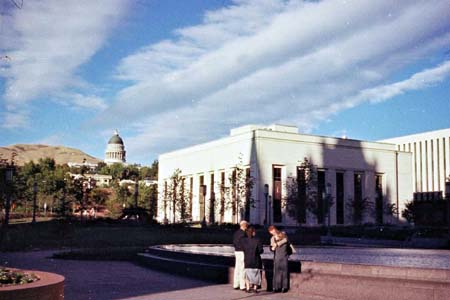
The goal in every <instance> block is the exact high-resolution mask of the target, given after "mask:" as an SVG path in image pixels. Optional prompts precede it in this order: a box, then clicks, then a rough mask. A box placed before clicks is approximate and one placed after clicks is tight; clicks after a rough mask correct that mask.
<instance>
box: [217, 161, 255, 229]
mask: <svg viewBox="0 0 450 300" xmlns="http://www.w3.org/2000/svg"><path fill="white" fill-rule="evenodd" d="M228 182H229V183H230V185H229V186H225V187H222V186H221V187H220V188H221V189H223V190H224V191H225V195H226V197H225V202H224V209H231V211H232V214H233V220H234V222H235V223H238V222H239V221H240V220H242V219H246V220H249V218H250V208H251V207H253V206H254V199H253V198H252V190H253V186H254V179H253V176H252V175H251V169H250V168H246V167H245V166H244V165H243V162H242V153H241V154H239V157H238V163H237V164H236V165H235V166H234V167H233V170H232V172H231V174H230V175H229V177H228Z"/></svg>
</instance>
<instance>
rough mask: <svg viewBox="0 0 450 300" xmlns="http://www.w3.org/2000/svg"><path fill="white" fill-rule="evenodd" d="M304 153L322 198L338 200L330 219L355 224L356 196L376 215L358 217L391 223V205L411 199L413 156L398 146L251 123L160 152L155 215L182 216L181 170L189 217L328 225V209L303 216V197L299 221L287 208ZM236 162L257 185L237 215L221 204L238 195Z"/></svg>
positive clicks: (165, 217)
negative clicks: (174, 181)
mask: <svg viewBox="0 0 450 300" xmlns="http://www.w3.org/2000/svg"><path fill="white" fill-rule="evenodd" d="M304 158H307V159H308V160H309V161H310V162H311V163H312V164H314V165H315V167H316V168H317V171H318V172H317V181H316V182H317V189H316V190H317V195H318V201H319V202H320V203H323V202H322V198H323V196H322V195H323V194H324V193H323V192H325V191H326V190H328V192H329V194H330V196H331V198H332V199H333V205H332V206H331V207H330V221H331V224H351V223H353V219H352V217H351V216H350V211H349V210H350V208H349V204H348V203H351V202H352V200H354V199H367V201H369V202H370V203H373V207H374V211H373V213H371V214H369V213H366V214H364V216H363V220H361V221H362V222H363V223H365V222H372V223H375V222H377V221H378V222H380V221H381V222H389V221H392V218H391V219H389V218H388V216H387V215H386V214H385V213H384V207H386V206H387V204H395V205H396V206H397V207H399V211H401V210H402V209H403V207H404V203H405V202H406V201H408V200H411V198H412V194H413V187H412V185H411V182H412V165H411V159H412V154H411V153H409V152H405V151H398V149H397V147H396V146H395V145H394V144H389V143H382V142H367V141H358V140H350V139H341V138H333V137H322V136H313V135H306V134H299V133H298V129H297V128H296V127H292V126H283V125H271V126H269V127H263V126H255V125H248V126H243V127H240V128H236V129H232V130H231V132H230V135H229V136H228V137H225V138H222V139H219V140H215V141H211V142H208V143H205V144H200V145H195V146H192V147H188V148H184V149H181V150H177V151H173V152H169V153H165V154H162V155H160V157H159V182H158V189H159V195H160V196H159V200H158V220H159V221H160V222H163V221H169V222H173V220H174V219H175V222H177V220H178V219H179V216H178V214H179V212H178V210H177V209H175V210H174V209H173V207H172V205H173V204H172V202H171V201H169V200H168V199H169V198H170V197H169V196H170V193H171V191H170V190H169V189H170V187H171V185H170V177H171V175H172V174H173V173H174V171H175V170H176V169H179V170H181V176H182V177H183V178H184V185H183V187H184V189H185V190H186V191H188V192H189V196H188V197H189V201H190V203H191V205H190V207H189V210H190V212H191V215H192V221H202V220H203V219H204V220H205V221H206V222H233V223H236V222H238V221H239V220H240V219H243V218H246V219H248V220H249V221H250V222H251V223H253V224H264V223H265V220H266V221H267V223H269V224H283V225H296V224H298V223H305V224H308V225H316V224H318V223H321V222H326V221H327V220H325V218H324V213H323V211H326V210H324V209H322V210H321V211H322V213H319V214H316V215H314V214H311V213H306V208H305V207H304V206H305V205H304V201H306V200H305V199H304V195H303V194H302V196H301V197H300V198H301V199H303V200H299V201H302V202H300V203H299V204H300V206H301V207H300V208H299V209H300V211H301V213H298V214H297V218H293V217H292V215H291V216H290V215H289V213H288V211H287V209H286V206H285V205H284V204H285V203H286V202H285V201H286V198H287V195H288V193H289V190H290V187H289V186H290V182H292V181H291V180H292V179H295V178H297V176H301V174H303V173H302V170H301V168H299V167H300V165H301V164H302V162H303V160H304ZM239 165H241V166H242V167H243V168H244V169H245V170H246V171H245V172H246V174H247V176H248V175H250V176H251V178H253V183H254V186H253V188H252V189H251V196H249V197H248V198H249V199H252V200H251V205H249V206H245V205H244V207H243V208H240V209H239V210H234V212H233V209H230V207H224V205H223V204H224V203H225V202H226V201H225V200H226V199H224V198H226V197H235V195H236V193H234V194H233V193H232V192H231V193H230V192H229V190H230V189H229V187H230V185H231V183H230V178H232V176H233V170H236V166H239ZM265 185H267V186H268V189H267V190H266V188H265ZM202 186H206V191H204V190H203V188H202ZM223 186H225V187H227V189H225V190H224V189H222V187H223ZM327 186H328V188H326V187H327ZM299 187H300V188H301V189H302V188H304V186H299ZM203 192H206V194H205V196H203ZM265 192H267V193H265ZM266 194H267V197H266ZM221 206H222V207H224V209H222V208H221ZM323 207H325V206H323V205H322V208H323ZM174 211H175V218H173V212H174ZM325 214H326V213H325ZM298 215H301V217H299V216H298ZM398 217H399V216H398V215H395V216H394V217H393V219H397V218H398ZM296 219H297V220H298V221H297V220H296Z"/></svg>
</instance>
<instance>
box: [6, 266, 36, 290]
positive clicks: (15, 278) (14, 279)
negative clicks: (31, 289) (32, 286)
mask: <svg viewBox="0 0 450 300" xmlns="http://www.w3.org/2000/svg"><path fill="white" fill-rule="evenodd" d="M39 279H40V278H39V277H38V276H36V275H35V274H33V273H31V274H28V273H24V272H21V271H12V270H9V269H0V286H7V285H21V284H26V283H31V282H35V281H37V280H39Z"/></svg>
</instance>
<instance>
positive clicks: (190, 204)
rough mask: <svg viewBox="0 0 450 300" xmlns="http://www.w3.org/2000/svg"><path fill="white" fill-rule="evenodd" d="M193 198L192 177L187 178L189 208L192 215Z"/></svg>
mask: <svg viewBox="0 0 450 300" xmlns="http://www.w3.org/2000/svg"><path fill="white" fill-rule="evenodd" d="M193 198H194V177H191V178H189V209H190V215H191V216H192V200H193Z"/></svg>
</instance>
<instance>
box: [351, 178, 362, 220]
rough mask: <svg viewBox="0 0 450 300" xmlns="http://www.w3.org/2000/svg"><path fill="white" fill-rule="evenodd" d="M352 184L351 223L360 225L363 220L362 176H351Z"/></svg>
mask: <svg viewBox="0 0 450 300" xmlns="http://www.w3.org/2000/svg"><path fill="white" fill-rule="evenodd" d="M353 184H354V185H353V187H354V189H353V195H354V197H355V199H354V200H353V201H354V204H353V222H354V223H355V224H360V223H361V222H362V219H363V202H362V174H354V175H353Z"/></svg>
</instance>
